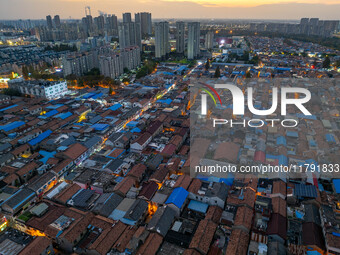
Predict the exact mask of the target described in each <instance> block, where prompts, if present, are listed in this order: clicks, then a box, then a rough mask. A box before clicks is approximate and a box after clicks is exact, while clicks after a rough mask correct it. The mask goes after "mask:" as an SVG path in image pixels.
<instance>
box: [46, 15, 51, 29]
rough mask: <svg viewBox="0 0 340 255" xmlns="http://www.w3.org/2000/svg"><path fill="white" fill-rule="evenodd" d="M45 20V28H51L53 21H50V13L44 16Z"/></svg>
mask: <svg viewBox="0 0 340 255" xmlns="http://www.w3.org/2000/svg"><path fill="white" fill-rule="evenodd" d="M46 22H47V28H48V29H52V28H53V23H52V17H51V15H48V16H46Z"/></svg>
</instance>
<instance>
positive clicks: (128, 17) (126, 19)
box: [123, 12, 132, 22]
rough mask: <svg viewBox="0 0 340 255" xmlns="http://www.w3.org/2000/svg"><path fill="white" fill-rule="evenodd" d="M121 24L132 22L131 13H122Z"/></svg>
mask: <svg viewBox="0 0 340 255" xmlns="http://www.w3.org/2000/svg"><path fill="white" fill-rule="evenodd" d="M123 22H132V20H131V13H129V12H126V13H123Z"/></svg>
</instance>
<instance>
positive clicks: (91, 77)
mask: <svg viewBox="0 0 340 255" xmlns="http://www.w3.org/2000/svg"><path fill="white" fill-rule="evenodd" d="M66 80H67V81H68V82H69V83H70V84H71V85H73V86H76V85H77V86H79V87H84V86H89V87H95V86H98V85H104V86H108V87H113V88H116V87H118V86H119V84H120V83H119V82H118V81H116V80H114V79H111V78H110V77H105V76H104V75H101V74H100V70H99V69H98V68H93V69H91V70H90V71H89V72H87V73H85V74H84V75H83V76H80V77H78V76H76V75H74V74H70V75H68V76H66Z"/></svg>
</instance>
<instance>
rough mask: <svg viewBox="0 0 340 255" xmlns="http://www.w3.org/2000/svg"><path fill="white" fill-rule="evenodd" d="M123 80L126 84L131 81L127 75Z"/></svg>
mask: <svg viewBox="0 0 340 255" xmlns="http://www.w3.org/2000/svg"><path fill="white" fill-rule="evenodd" d="M122 82H123V83H125V84H128V83H130V79H129V78H127V77H125V78H124V79H123V80H122Z"/></svg>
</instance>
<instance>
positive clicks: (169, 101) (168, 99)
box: [157, 98, 172, 104]
mask: <svg viewBox="0 0 340 255" xmlns="http://www.w3.org/2000/svg"><path fill="white" fill-rule="evenodd" d="M157 102H158V103H161V104H171V102H172V99H171V98H167V99H158V100H157Z"/></svg>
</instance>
